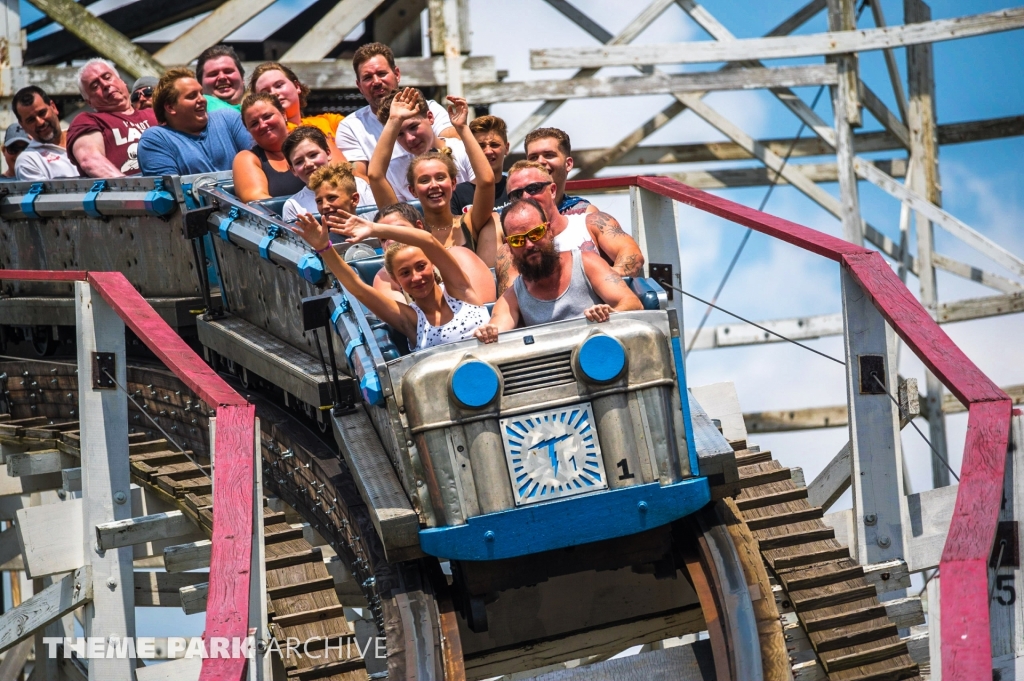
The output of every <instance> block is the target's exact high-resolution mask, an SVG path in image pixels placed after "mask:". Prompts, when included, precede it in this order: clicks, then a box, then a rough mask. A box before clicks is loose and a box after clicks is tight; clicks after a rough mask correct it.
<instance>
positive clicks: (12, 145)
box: [0, 123, 32, 177]
mask: <svg viewBox="0 0 1024 681" xmlns="http://www.w3.org/2000/svg"><path fill="white" fill-rule="evenodd" d="M31 141H32V140H30V139H29V137H28V135H27V134H25V130H24V128H22V127H21V126H20V125H18V124H17V123H14V124H13V125H9V126H7V132H6V133H5V134H4V143H3V146H0V149H2V150H3V154H4V160H5V161H7V167H6V168H4V172H3V175H2V176H3V177H14V164H15V163H16V162H17V158H18V156H20V155H21V152H23V151H25V147H27V146H28V143H29V142H31Z"/></svg>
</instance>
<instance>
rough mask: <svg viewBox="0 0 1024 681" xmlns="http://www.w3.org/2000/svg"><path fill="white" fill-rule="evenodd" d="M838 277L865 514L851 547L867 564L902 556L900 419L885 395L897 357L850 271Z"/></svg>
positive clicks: (857, 492) (893, 383)
mask: <svg viewBox="0 0 1024 681" xmlns="http://www.w3.org/2000/svg"><path fill="white" fill-rule="evenodd" d="M891 271H892V270H890V272H891ZM840 276H841V277H842V290H843V316H844V320H845V326H846V334H845V336H844V340H845V351H846V372H847V377H846V384H847V403H848V404H849V407H850V449H851V460H852V462H853V473H852V475H853V479H854V480H857V482H858V484H857V485H855V486H854V489H853V493H854V502H853V503H854V507H855V508H858V509H865V514H864V515H858V517H857V518H856V519H855V520H856V522H855V524H854V527H855V530H856V541H855V550H856V552H857V558H858V562H859V563H861V564H863V565H867V564H869V563H880V562H883V561H889V560H894V559H896V558H899V557H901V556H903V532H902V529H901V521H902V516H901V513H900V509H901V502H902V499H903V465H902V461H903V459H902V448H901V445H900V440H899V435H900V429H899V422H900V417H899V410H898V409H897V407H896V405H895V404H893V401H892V399H890V397H889V395H896V394H898V391H899V386H898V377H897V371H896V366H895V364H894V360H895V356H894V355H893V354H891V353H890V350H891V349H892V348H893V347H894V340H895V336H894V335H893V332H892V330H891V329H890V328H889V327H888V326H886V323H885V320H884V318H883V317H882V315H881V314H879V312H878V310H877V309H876V308H875V306H874V305H873V304H872V300H871V298H870V296H869V295H868V294H867V293H866V292H865V289H864V288H862V287H861V285H860V284H859V283H858V282H857V281H856V280H855V279H854V277H853V276H852V275H851V274H850V272H849V271H848V270H846V269H845V268H844V269H843V270H842V273H841V275H840ZM865 356H874V357H877V358H878V361H879V366H878V367H877V369H873V370H874V371H876V372H877V373H876V374H875V376H876V377H877V379H878V380H879V381H881V382H882V384H884V385H883V386H881V387H880V388H879V386H878V384H877V383H874V382H873V381H872V376H870V375H868V374H865V373H862V371H867V369H865V368H864V367H865V366H866V365H863V364H862V362H863V359H862V358H863V357H865ZM876 390H884V391H885V392H881V393H880V394H879V393H877V392H876ZM886 393H888V394H886ZM869 516H874V517H873V518H870V517H869Z"/></svg>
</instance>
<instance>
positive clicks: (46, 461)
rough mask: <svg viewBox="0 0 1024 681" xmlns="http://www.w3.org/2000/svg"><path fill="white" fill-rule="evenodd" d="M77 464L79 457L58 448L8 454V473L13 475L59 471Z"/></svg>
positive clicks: (20, 475)
mask: <svg viewBox="0 0 1024 681" xmlns="http://www.w3.org/2000/svg"><path fill="white" fill-rule="evenodd" d="M77 465H78V459H76V458H75V457H73V456H71V455H69V454H65V453H63V452H61V451H60V450H57V449H43V450H40V451H34V452H21V453H12V454H8V455H7V474H8V475H10V476H12V477H19V478H20V477H22V476H29V475H43V474H45V473H59V472H60V471H62V470H64V469H65V468H73V467H75V466H77ZM62 483H63V478H62Z"/></svg>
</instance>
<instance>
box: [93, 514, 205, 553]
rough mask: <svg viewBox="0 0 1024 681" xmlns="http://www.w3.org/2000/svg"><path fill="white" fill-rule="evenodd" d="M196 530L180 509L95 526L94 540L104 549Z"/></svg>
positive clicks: (181, 534)
mask: <svg viewBox="0 0 1024 681" xmlns="http://www.w3.org/2000/svg"><path fill="white" fill-rule="evenodd" d="M195 531H196V526H195V524H194V523H193V522H192V520H191V519H190V518H189V517H188V516H187V515H185V514H184V513H182V512H181V511H168V512H167V513H154V514H153V515H147V516H142V517H139V518H128V519H127V520H118V521H115V522H111V523H102V524H100V525H97V526H96V541H97V543H98V544H99V546H100V548H102V549H103V550H104V551H106V550H109V549H115V548H120V547H122V546H133V545H135V544H144V543H146V542H151V541H157V540H159V539H167V538H171V537H181V536H183V535H186V534H191V533H193V532H195Z"/></svg>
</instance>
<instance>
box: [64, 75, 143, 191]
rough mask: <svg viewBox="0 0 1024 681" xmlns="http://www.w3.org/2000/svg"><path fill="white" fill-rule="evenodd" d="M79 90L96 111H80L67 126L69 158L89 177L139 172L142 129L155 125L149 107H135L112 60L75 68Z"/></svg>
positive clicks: (135, 173) (120, 175)
mask: <svg viewBox="0 0 1024 681" xmlns="http://www.w3.org/2000/svg"><path fill="white" fill-rule="evenodd" d="M76 80H77V81H78V89H79V90H81V92H82V98H83V99H85V102H86V104H88V105H89V106H91V107H92V108H93V109H94V110H95V112H89V113H80V114H78V115H77V116H75V120H73V121H71V126H70V127H69V128H68V158H70V159H71V162H72V163H74V164H75V165H76V166H78V168H79V170H81V171H82V175H85V176H88V177H103V178H109V177H124V176H126V175H138V174H139V158H138V148H139V139H140V138H141V137H142V132H143V131H144V130H147V129H148V128H151V127H155V126H156V125H157V122H156V116H154V115H153V110H152V109H136V108H135V107H134V106H133V105H132V102H131V94H130V93H129V92H128V86H127V85H125V82H124V81H123V80H121V76H119V75H118V74H117V70H116V69H115V68H114V64H113V63H112V62H109V61H107V60H106V59H99V58H96V59H90V60H89V61H87V62H85V64H84V65H83V66H82V68H80V69H79V70H78V77H77V79H76Z"/></svg>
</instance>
